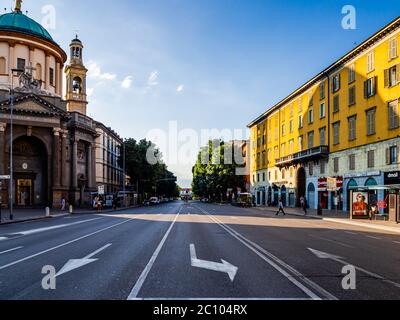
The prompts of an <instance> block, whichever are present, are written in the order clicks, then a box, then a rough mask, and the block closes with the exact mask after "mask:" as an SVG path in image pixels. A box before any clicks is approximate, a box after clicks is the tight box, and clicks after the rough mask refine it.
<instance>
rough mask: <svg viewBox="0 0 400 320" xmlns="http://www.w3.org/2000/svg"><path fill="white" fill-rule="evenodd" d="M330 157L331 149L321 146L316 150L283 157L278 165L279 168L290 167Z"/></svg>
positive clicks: (312, 149) (278, 161)
mask: <svg viewBox="0 0 400 320" xmlns="http://www.w3.org/2000/svg"><path fill="white" fill-rule="evenodd" d="M328 155H329V147H328V146H321V147H316V148H311V149H308V150H304V151H301V152H298V153H295V154H292V155H290V156H286V157H282V158H280V159H277V160H276V161H275V162H276V165H277V166H278V167H284V166H289V165H293V164H298V163H302V162H306V161H311V160H318V159H320V158H324V157H327V156H328Z"/></svg>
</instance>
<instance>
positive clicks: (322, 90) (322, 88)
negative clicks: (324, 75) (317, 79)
mask: <svg viewBox="0 0 400 320" xmlns="http://www.w3.org/2000/svg"><path fill="white" fill-rule="evenodd" d="M319 97H320V99H321V100H323V99H325V82H321V84H320V85H319Z"/></svg>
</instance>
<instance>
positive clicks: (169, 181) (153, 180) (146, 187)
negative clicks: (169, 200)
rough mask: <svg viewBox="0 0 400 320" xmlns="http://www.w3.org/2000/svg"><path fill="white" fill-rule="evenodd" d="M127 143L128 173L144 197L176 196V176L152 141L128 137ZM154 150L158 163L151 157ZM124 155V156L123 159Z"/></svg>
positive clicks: (126, 160)
mask: <svg viewBox="0 0 400 320" xmlns="http://www.w3.org/2000/svg"><path fill="white" fill-rule="evenodd" d="M124 144H125V162H126V173H127V175H128V176H129V177H130V178H131V183H132V184H133V185H134V186H137V189H138V190H137V191H138V193H139V194H141V195H142V196H143V197H146V196H147V197H150V196H164V197H175V196H176V190H177V185H176V180H177V179H176V177H175V176H174V174H173V173H172V172H170V171H168V168H167V166H166V164H165V163H164V162H163V161H162V154H161V152H160V151H159V149H158V148H156V147H155V146H154V144H153V143H152V142H151V141H147V140H146V139H143V140H141V141H139V142H137V141H136V140H135V139H132V138H131V139H127V140H125V142H124ZM150 151H152V155H153V156H154V158H155V159H157V160H158V161H156V163H153V161H152V160H153V159H149V152H150ZM123 157H124V155H123V156H122V159H123Z"/></svg>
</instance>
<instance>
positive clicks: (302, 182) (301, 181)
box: [296, 167, 306, 207]
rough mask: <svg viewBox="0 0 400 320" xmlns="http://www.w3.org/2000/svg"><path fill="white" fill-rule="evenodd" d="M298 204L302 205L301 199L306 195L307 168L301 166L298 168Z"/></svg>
mask: <svg viewBox="0 0 400 320" xmlns="http://www.w3.org/2000/svg"><path fill="white" fill-rule="evenodd" d="M296 185H297V204H296V205H297V206H298V207H300V199H301V198H302V197H305V196H306V170H305V169H304V168H303V167H300V168H299V170H297V179H296Z"/></svg>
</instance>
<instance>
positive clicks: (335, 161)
mask: <svg viewBox="0 0 400 320" xmlns="http://www.w3.org/2000/svg"><path fill="white" fill-rule="evenodd" d="M333 171H334V172H335V173H338V172H339V158H334V159H333Z"/></svg>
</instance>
